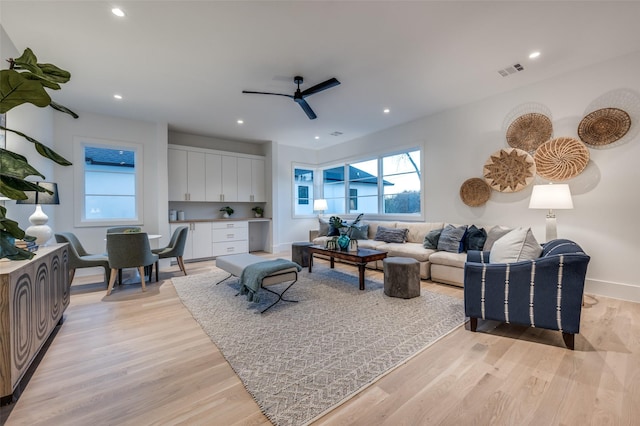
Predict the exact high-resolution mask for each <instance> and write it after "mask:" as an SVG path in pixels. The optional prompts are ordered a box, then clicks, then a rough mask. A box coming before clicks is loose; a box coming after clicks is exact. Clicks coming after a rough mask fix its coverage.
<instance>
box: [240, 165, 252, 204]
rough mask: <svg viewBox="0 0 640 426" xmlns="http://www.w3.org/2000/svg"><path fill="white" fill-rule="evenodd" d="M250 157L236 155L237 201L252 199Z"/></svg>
mask: <svg viewBox="0 0 640 426" xmlns="http://www.w3.org/2000/svg"><path fill="white" fill-rule="evenodd" d="M251 175H252V169H251V159H250V158H242V157H238V201H253V200H252V199H251V196H252V195H253V192H251V180H252V178H251Z"/></svg>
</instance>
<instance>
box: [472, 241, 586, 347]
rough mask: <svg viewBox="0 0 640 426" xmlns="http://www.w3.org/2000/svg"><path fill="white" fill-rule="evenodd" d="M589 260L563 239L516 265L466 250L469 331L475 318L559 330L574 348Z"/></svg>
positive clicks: (573, 244)
mask: <svg viewBox="0 0 640 426" xmlns="http://www.w3.org/2000/svg"><path fill="white" fill-rule="evenodd" d="M589 260H590V257H589V256H587V255H586V254H585V253H584V251H583V250H582V248H580V246H579V245H578V244H576V243H575V242H573V241H570V240H565V239H558V240H552V241H550V242H548V243H546V244H544V245H543V250H542V254H541V255H540V258H538V259H535V260H528V261H522V262H515V263H489V252H481V251H469V252H468V253H467V262H466V263H465V267H464V309H465V315H466V316H468V317H469V318H470V329H471V331H476V327H477V324H478V319H479V318H480V319H483V320H494V321H501V322H506V323H512V324H520V325H525V326H529V327H539V328H546V329H551V330H559V331H561V332H562V337H563V339H564V342H565V344H566V345H567V347H568V348H569V349H573V348H574V338H575V334H577V333H579V332H580V314H581V310H582V294H583V290H584V280H585V276H586V274H587V265H588V264H589Z"/></svg>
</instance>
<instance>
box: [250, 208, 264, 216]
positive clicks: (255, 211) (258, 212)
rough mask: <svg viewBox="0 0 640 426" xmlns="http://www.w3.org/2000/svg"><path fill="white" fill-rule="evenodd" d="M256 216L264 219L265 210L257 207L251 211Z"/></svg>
mask: <svg viewBox="0 0 640 426" xmlns="http://www.w3.org/2000/svg"><path fill="white" fill-rule="evenodd" d="M251 211H253V212H254V213H255V214H256V217H262V213H264V209H263V208H262V207H260V206H255V207H254V208H252V209H251Z"/></svg>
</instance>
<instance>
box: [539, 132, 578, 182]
mask: <svg viewBox="0 0 640 426" xmlns="http://www.w3.org/2000/svg"><path fill="white" fill-rule="evenodd" d="M534 158H535V160H536V169H537V172H538V175H540V176H542V177H543V178H545V179H548V180H552V181H562V180H567V179H571V178H572V177H575V176H578V175H579V174H580V173H582V171H583V170H584V168H585V167H587V164H588V163H589V149H587V147H586V146H585V145H584V144H583V143H582V142H580V141H579V140H578V139H575V138H570V137H560V138H555V139H551V140H550V141H548V142H545V143H543V144H542V145H540V147H539V148H538V150H537V151H536V153H535V156H534Z"/></svg>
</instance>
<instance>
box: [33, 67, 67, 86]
mask: <svg viewBox="0 0 640 426" xmlns="http://www.w3.org/2000/svg"><path fill="white" fill-rule="evenodd" d="M38 67H39V68H40V70H42V72H43V73H44V75H45V76H46V77H47V79H48V80H49V81H51V82H54V83H60V84H64V83H66V82H68V81H69V80H71V73H70V72H69V71H66V70H63V69H62V68H58V67H57V66H55V65H53V64H38Z"/></svg>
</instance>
